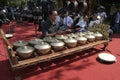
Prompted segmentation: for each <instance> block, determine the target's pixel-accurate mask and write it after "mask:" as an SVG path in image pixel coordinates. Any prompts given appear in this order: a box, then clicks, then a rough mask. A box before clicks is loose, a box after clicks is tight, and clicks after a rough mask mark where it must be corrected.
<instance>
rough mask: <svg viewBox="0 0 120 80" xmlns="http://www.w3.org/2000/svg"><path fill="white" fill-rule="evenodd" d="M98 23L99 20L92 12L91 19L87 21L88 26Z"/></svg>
mask: <svg viewBox="0 0 120 80" xmlns="http://www.w3.org/2000/svg"><path fill="white" fill-rule="evenodd" d="M99 23H100V20H99V19H98V18H97V14H94V15H93V20H92V21H90V23H89V27H92V26H93V25H94V24H99Z"/></svg>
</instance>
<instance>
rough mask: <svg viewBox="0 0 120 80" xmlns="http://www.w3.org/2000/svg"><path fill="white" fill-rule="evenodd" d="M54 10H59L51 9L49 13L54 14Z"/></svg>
mask: <svg viewBox="0 0 120 80" xmlns="http://www.w3.org/2000/svg"><path fill="white" fill-rule="evenodd" d="M53 11H57V10H55V9H53V10H50V11H49V15H52V14H53Z"/></svg>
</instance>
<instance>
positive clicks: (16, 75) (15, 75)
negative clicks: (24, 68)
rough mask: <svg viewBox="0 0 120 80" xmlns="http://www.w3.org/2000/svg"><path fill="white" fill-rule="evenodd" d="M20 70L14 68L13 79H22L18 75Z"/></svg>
mask: <svg viewBox="0 0 120 80" xmlns="http://www.w3.org/2000/svg"><path fill="white" fill-rule="evenodd" d="M20 71H21V70H15V71H13V72H14V80H22V78H21V75H20Z"/></svg>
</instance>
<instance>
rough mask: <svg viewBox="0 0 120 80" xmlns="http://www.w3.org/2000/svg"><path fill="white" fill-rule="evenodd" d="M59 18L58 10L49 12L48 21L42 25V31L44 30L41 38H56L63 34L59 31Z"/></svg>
mask: <svg viewBox="0 0 120 80" xmlns="http://www.w3.org/2000/svg"><path fill="white" fill-rule="evenodd" d="M57 16H58V13H57V11H56V10H51V11H49V18H48V20H47V21H45V22H43V23H42V24H41V30H42V36H41V38H44V37H47V36H55V35H57V34H61V33H62V30H59V23H58V22H56V21H55V20H56V17H57Z"/></svg>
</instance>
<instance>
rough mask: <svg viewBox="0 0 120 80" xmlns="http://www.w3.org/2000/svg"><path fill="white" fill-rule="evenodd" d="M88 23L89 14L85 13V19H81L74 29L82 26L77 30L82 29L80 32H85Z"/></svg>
mask: <svg viewBox="0 0 120 80" xmlns="http://www.w3.org/2000/svg"><path fill="white" fill-rule="evenodd" d="M87 24H88V16H87V15H84V16H83V19H81V20H80V21H79V22H78V23H77V24H76V25H75V26H74V29H75V30H76V29H77V28H80V29H79V30H76V31H80V32H85V31H86V30H87V29H86V28H87V27H88V26H87Z"/></svg>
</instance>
